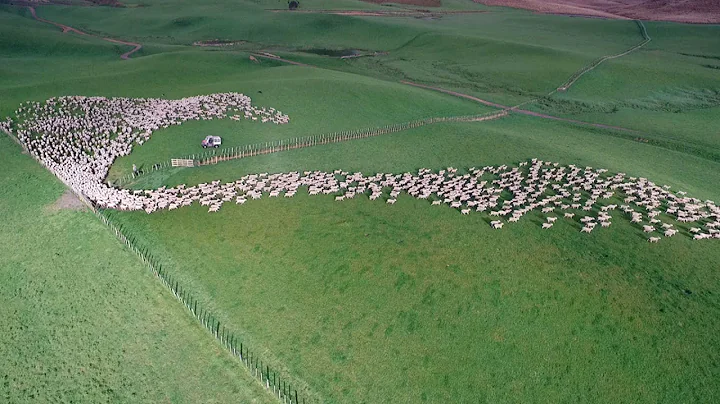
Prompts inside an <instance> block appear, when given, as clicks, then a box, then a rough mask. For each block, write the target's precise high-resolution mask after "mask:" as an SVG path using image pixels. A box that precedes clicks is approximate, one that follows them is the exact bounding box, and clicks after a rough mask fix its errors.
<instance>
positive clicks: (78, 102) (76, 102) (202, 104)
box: [3, 93, 289, 210]
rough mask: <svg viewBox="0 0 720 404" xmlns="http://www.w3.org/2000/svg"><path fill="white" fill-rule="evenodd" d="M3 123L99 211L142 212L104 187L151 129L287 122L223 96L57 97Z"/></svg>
mask: <svg viewBox="0 0 720 404" xmlns="http://www.w3.org/2000/svg"><path fill="white" fill-rule="evenodd" d="M15 114H16V118H15V119H14V120H8V121H5V122H4V123H3V129H5V130H7V131H10V132H11V133H13V134H14V135H15V136H16V137H17V138H18V139H19V140H20V141H21V142H22V143H23V144H25V147H26V148H27V149H28V150H29V151H30V153H32V154H33V155H34V156H35V157H36V158H38V159H39V160H40V161H42V162H43V164H45V166H46V167H47V168H48V169H49V170H50V171H52V172H53V173H54V174H55V175H57V176H58V177H59V178H61V179H62V180H63V182H65V183H66V184H68V185H69V186H71V187H72V188H73V190H74V191H76V192H78V193H80V194H82V195H85V196H86V197H87V198H89V199H90V200H92V201H94V202H95V203H96V204H98V205H99V206H101V207H109V208H115V209H123V210H131V209H143V208H144V205H145V204H147V203H148V201H147V198H141V197H138V196H136V195H135V194H134V193H132V192H130V191H127V190H123V189H118V188H114V187H111V186H109V185H107V184H106V183H105V178H106V177H107V174H108V171H109V170H110V166H111V165H112V164H113V162H114V161H115V159H116V158H118V157H120V156H125V155H128V154H130V152H131V151H132V147H133V145H134V144H138V145H141V144H143V142H145V141H146V140H147V139H149V138H150V136H151V134H152V133H153V131H156V130H158V129H161V128H167V127H169V126H170V125H179V124H181V123H183V122H185V121H188V120H201V119H202V120H207V119H219V118H226V117H230V118H233V119H237V120H239V119H250V120H258V119H259V120H261V121H262V122H273V123H276V124H285V123H288V122H289V117H288V116H287V115H284V114H282V113H281V112H280V111H276V110H275V109H274V108H269V109H266V108H257V107H254V106H253V105H252V102H251V99H250V97H248V96H245V95H243V94H238V93H221V94H212V95H203V96H197V97H189V98H183V99H179V100H163V99H157V98H138V99H131V98H119V97H118V98H105V97H80V96H73V97H58V98H51V99H49V100H47V101H45V102H42V103H41V102H27V103H24V104H22V105H21V106H20V107H19V108H18V109H17V111H15Z"/></svg>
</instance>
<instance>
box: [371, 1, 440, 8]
mask: <svg viewBox="0 0 720 404" xmlns="http://www.w3.org/2000/svg"><path fill="white" fill-rule="evenodd" d="M362 1H364V2H366V3H375V4H386V3H393V4H407V5H411V6H420V7H440V6H441V5H442V3H441V1H440V0H362Z"/></svg>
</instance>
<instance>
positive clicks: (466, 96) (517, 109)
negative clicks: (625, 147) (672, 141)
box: [253, 53, 642, 134]
mask: <svg viewBox="0 0 720 404" xmlns="http://www.w3.org/2000/svg"><path fill="white" fill-rule="evenodd" d="M253 55H254V56H256V57H260V58H265V59H270V60H277V61H279V62H283V63H289V64H292V65H296V66H303V67H314V68H318V67H317V66H313V65H309V64H305V63H300V62H293V61H292V60H287V59H283V58H281V57H278V56H276V55H272V54H261V53H254V54H253ZM400 83H402V84H405V85H408V86H413V87H418V88H424V89H426V90H432V91H438V92H441V93H445V94H449V95H453V96H455V97H460V98H464V99H466V100H470V101H474V102H477V103H480V104H483V105H486V106H489V107H493V108H499V109H502V110H504V111H508V112H512V113H517V114H521V115H527V116H534V117H537V118H543V119H551V120H554V121H560V122H567V123H573V124H576V125H586V126H592V127H595V128H600V129H613V130H619V131H623V132H630V133H638V134H641V133H642V132H640V131H637V130H635V129H629V128H623V127H621V126H613V125H604V124H601V123H593V122H585V121H578V120H576V119H568V118H561V117H559V116H553V115H547V114H542V113H540V112H534V111H528V110H525V109H520V105H524V104H527V102H525V103H523V104H520V105H516V106H509V105H502V104H498V103H495V102H492V101H487V100H483V99H481V98H478V97H475V96H472V95H469V94H463V93H460V92H457V91H452V90H446V89H444V88H440V87H434V86H428V85H425V84H419V83H413V82H411V81H405V80H401V81H400Z"/></svg>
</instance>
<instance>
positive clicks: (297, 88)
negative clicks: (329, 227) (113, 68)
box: [109, 53, 492, 180]
mask: <svg viewBox="0 0 720 404" xmlns="http://www.w3.org/2000/svg"><path fill="white" fill-rule="evenodd" d="M210 56H213V55H209V54H205V53H203V54H195V55H193V57H194V60H198V59H200V60H202V59H206V58H208V57H210ZM191 60H193V59H189V58H188V63H192V62H191ZM246 63H248V64H250V65H252V62H246ZM225 85H226V88H227V89H228V90H229V89H235V90H237V91H240V92H245V93H246V94H248V95H250V96H251V97H252V98H253V103H255V104H256V105H263V106H268V107H274V108H277V109H279V110H280V111H282V112H283V113H286V114H288V115H289V116H290V123H289V124H287V125H275V124H262V123H260V122H252V121H242V122H239V123H238V122H235V121H232V120H216V121H196V122H187V123H185V124H183V125H181V126H175V127H171V128H168V129H165V130H162V131H158V132H157V133H156V134H155V135H154V136H153V138H152V139H151V140H150V141H149V142H148V143H146V144H144V145H143V146H141V147H136V150H135V151H134V152H133V154H132V155H130V156H127V157H124V158H121V159H119V160H118V161H117V163H116V164H115V165H113V168H112V170H111V172H110V175H109V180H113V179H114V178H116V177H118V176H121V175H126V174H128V173H130V171H131V167H132V164H137V165H138V167H141V168H142V167H143V166H150V165H152V164H154V163H158V162H162V161H166V160H167V159H170V158H173V157H183V156H187V155H189V154H193V153H200V152H202V151H203V149H202V148H201V147H200V141H201V140H202V139H203V138H204V137H205V136H206V135H208V134H214V135H221V136H223V147H235V146H240V145H246V144H254V143H259V142H263V141H269V140H280V139H290V138H293V137H300V136H311V135H319V134H323V133H330V132H334V131H340V130H348V129H365V128H373V127H378V126H382V125H387V124H392V123H400V122H408V121H411V120H415V119H423V118H430V117H441V116H458V115H471V114H482V113H486V112H489V111H492V109H491V108H488V107H485V106H482V105H479V104H476V103H473V102H470V101H466V100H461V99H458V98H456V97H452V96H449V95H445V94H439V93H433V92H428V91H425V90H422V89H417V88H414V87H410V86H406V85H402V84H397V83H386V82H383V81H380V80H376V79H372V78H367V77H362V76H358V75H352V74H348V73H341V72H335V71H327V70H321V69H310V68H305V67H297V66H282V67H273V68H267V67H264V65H263V66H259V67H256V65H252V66H251V67H249V68H248V71H247V72H246V73H244V74H237V75H233V76H231V77H227V78H225ZM258 91H262V94H260V93H258ZM348 112H349V113H348Z"/></svg>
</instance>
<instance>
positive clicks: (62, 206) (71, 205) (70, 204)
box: [47, 189, 86, 212]
mask: <svg viewBox="0 0 720 404" xmlns="http://www.w3.org/2000/svg"><path fill="white" fill-rule="evenodd" d="M47 209H48V210H49V211H51V212H56V211H59V210H84V209H86V206H85V204H84V203H82V201H80V199H78V197H77V196H75V194H74V193H72V191H70V190H69V189H68V190H65V192H64V193H63V194H62V195H61V196H60V198H58V200H57V201H55V202H53V203H52V204H51V205H49V206H48V207H47Z"/></svg>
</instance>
